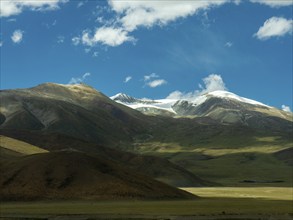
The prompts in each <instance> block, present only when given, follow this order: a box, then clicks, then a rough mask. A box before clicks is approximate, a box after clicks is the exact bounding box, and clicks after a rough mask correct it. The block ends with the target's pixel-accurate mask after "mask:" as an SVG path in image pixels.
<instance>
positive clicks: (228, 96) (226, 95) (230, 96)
mask: <svg viewBox="0 0 293 220" xmlns="http://www.w3.org/2000/svg"><path fill="white" fill-rule="evenodd" d="M206 95H207V96H214V97H219V98H224V99H235V100H237V101H239V102H245V103H248V104H251V105H261V106H265V107H268V108H271V106H268V105H265V104H263V103H261V102H257V101H255V100H252V99H248V98H243V97H240V96H238V95H236V94H234V93H231V92H227V91H214V92H209V93H207V94H206Z"/></svg>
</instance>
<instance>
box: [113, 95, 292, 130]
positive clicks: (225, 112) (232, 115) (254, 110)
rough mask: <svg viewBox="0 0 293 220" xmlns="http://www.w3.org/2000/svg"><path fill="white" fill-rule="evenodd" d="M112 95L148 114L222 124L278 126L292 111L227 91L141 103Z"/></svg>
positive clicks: (290, 120) (287, 118) (290, 116)
mask: <svg viewBox="0 0 293 220" xmlns="http://www.w3.org/2000/svg"><path fill="white" fill-rule="evenodd" d="M124 96H127V95H124ZM114 97H115V98H114V99H113V100H115V101H117V102H119V103H121V104H124V105H126V106H128V107H130V108H133V109H136V110H138V111H141V112H143V113H145V114H151V115H165V116H166V115H168V114H167V113H166V112H168V113H169V116H174V117H186V116H191V117H210V118H212V119H215V120H217V121H219V122H221V123H224V124H243V125H247V126H252V127H259V128H261V127H267V126H280V124H282V123H286V122H285V121H287V122H292V121H293V114H292V113H290V112H285V111H282V110H279V109H277V108H274V107H271V106H268V105H265V104H263V103H260V102H257V101H254V100H251V99H247V98H243V97H240V96H238V95H235V94H233V93H231V92H227V91H214V92H210V93H206V94H204V95H200V96H198V97H196V98H194V99H193V100H190V99H189V100H175V99H161V100H153V103H142V102H140V101H139V99H136V98H131V97H129V96H127V97H128V99H129V100H132V102H125V100H124V99H123V98H121V97H120V96H114ZM112 98H113V97H112ZM137 100H138V101H137ZM289 124H291V123H289ZM289 124H288V125H289ZM285 127H286V126H285ZM285 127H284V129H286V128H285Z"/></svg>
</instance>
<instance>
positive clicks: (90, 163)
mask: <svg viewBox="0 0 293 220" xmlns="http://www.w3.org/2000/svg"><path fill="white" fill-rule="evenodd" d="M0 173H1V174H0V197H1V199H2V200H31V199H115V200H116V199H193V198H195V196H193V195H192V194H189V193H187V192H185V191H182V190H179V189H176V188H174V187H171V186H169V185H166V184H164V183H161V182H159V181H156V180H153V179H152V178H150V177H148V176H145V175H142V174H138V173H136V172H134V171H132V170H129V169H127V168H125V167H124V166H123V165H121V164H118V163H114V162H113V161H109V160H106V159H103V158H101V157H98V156H92V155H88V154H84V153H81V152H72V151H71V152H68V151H63V152H51V153H41V154H34V155H28V156H23V157H18V158H17V160H11V161H10V162H8V163H5V164H2V165H1V167H0Z"/></svg>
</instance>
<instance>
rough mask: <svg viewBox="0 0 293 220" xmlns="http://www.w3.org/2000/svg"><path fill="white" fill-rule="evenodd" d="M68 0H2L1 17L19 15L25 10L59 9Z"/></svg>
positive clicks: (0, 3) (0, 6) (0, 4)
mask: <svg viewBox="0 0 293 220" xmlns="http://www.w3.org/2000/svg"><path fill="white" fill-rule="evenodd" d="M67 1H68V0H41V1H40V0H17V1H16V0H3V1H0V17H9V16H13V15H18V14H20V13H21V12H22V11H24V10H26V9H27V10H32V11H45V10H55V9H59V4H60V3H65V2H67Z"/></svg>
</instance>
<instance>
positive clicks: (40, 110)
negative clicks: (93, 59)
mask: <svg viewBox="0 0 293 220" xmlns="http://www.w3.org/2000/svg"><path fill="white" fill-rule="evenodd" d="M0 95H1V118H2V120H1V121H2V123H1V125H0V128H4V129H22V130H23V129H26V130H39V131H55V132H59V133H63V134H66V135H71V136H74V137H79V138H81V139H85V140H90V141H95V142H97V143H101V144H104V145H110V144H112V145H117V143H119V142H131V141H132V140H131V136H132V134H134V133H135V134H136V133H140V132H143V131H144V130H145V126H146V125H147V120H143V119H144V117H145V116H143V115H142V114H140V113H139V112H137V111H135V110H132V109H130V108H127V107H125V106H123V105H120V104H117V103H115V102H113V101H112V100H111V99H109V98H108V97H106V96H104V95H103V94H102V93H100V92H98V91H96V90H94V89H93V88H91V87H88V86H86V85H59V84H52V83H47V84H42V85H40V86H37V87H34V88H31V89H20V90H4V91H1V94H0Z"/></svg>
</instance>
